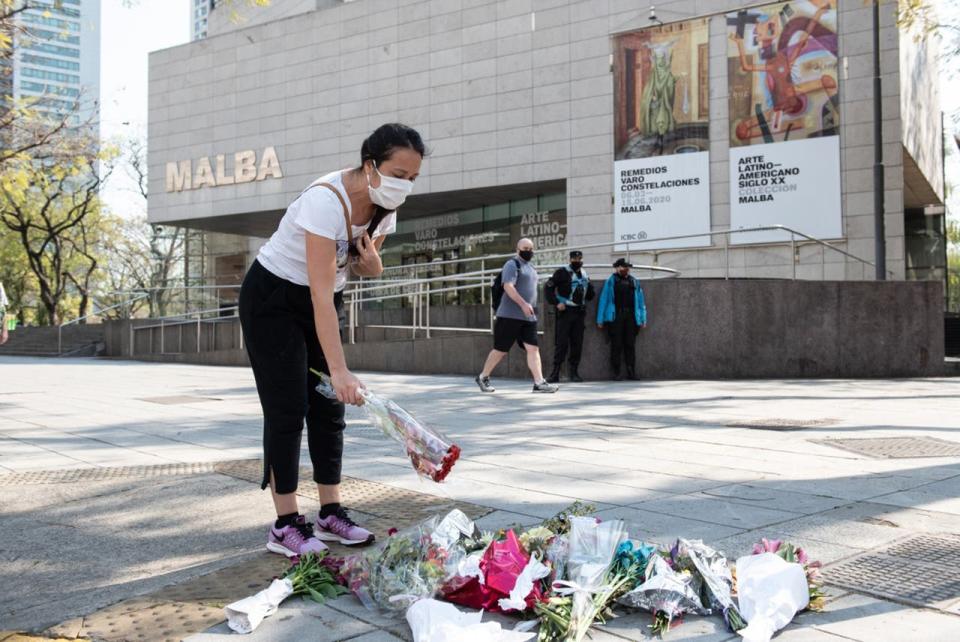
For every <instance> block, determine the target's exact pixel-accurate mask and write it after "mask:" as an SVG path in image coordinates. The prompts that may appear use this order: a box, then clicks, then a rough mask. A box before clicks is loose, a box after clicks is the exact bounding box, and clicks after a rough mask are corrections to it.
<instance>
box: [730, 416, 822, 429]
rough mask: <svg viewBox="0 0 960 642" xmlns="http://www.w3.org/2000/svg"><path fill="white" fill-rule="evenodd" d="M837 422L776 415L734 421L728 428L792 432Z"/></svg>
mask: <svg viewBox="0 0 960 642" xmlns="http://www.w3.org/2000/svg"><path fill="white" fill-rule="evenodd" d="M835 423H837V420H836V419H782V418H779V417H774V418H772V419H746V420H744V421H734V422H731V423H728V424H726V426H727V427H728V428H752V429H754V430H780V431H783V432H790V431H793V430H804V429H806V428H821V427H823V426H832V425H834V424H835Z"/></svg>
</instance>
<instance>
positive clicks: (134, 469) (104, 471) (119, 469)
mask: <svg viewBox="0 0 960 642" xmlns="http://www.w3.org/2000/svg"><path fill="white" fill-rule="evenodd" d="M214 472H216V470H215V464H213V463H204V464H158V465H156V466H112V467H105V468H71V469H69V470H32V471H25V472H21V473H9V474H6V475H0V486H20V485H29V484H72V483H75V482H87V481H110V480H112V479H128V478H133V477H168V476H173V475H202V474H209V473H214Z"/></svg>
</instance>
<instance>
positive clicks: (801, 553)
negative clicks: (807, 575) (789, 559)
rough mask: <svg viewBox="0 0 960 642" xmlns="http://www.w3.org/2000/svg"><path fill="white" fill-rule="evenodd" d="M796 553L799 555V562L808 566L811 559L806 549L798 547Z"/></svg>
mask: <svg viewBox="0 0 960 642" xmlns="http://www.w3.org/2000/svg"><path fill="white" fill-rule="evenodd" d="M795 554H796V556H797V563H798V564H800V565H801V566H806V565H807V562H808V561H809V558H808V557H807V552H806V551H804V550H803V549H802V548H798V549H797V550H796V551H795Z"/></svg>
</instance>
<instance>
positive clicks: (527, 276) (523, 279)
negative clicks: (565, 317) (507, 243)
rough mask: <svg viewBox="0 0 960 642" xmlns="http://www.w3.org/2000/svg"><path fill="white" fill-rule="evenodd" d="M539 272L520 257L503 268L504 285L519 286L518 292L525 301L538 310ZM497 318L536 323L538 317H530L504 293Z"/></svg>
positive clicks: (513, 259)
mask: <svg viewBox="0 0 960 642" xmlns="http://www.w3.org/2000/svg"><path fill="white" fill-rule="evenodd" d="M517 263H520V270H519V271H518V270H517ZM537 279H538V277H537V270H536V268H535V267H533V266H532V265H530V264H529V263H527V262H526V261H524V260H523V259H521V258H519V257H515V258H512V259H510V260H508V261H507V262H506V263H505V264H504V266H503V277H502V281H503V284H504V285H506V284H507V283H513V284H514V285H516V286H517V292H518V293H519V294H520V296H521V297H522V298H523V300H524V301H526V302H527V303H529V304H530V305H532V306H533V307H534V309H536V307H537ZM497 316H498V317H500V318H502V319H523V320H524V321H536V320H537V316H536V315H534V316H532V317H528V316H527V315H525V314H524V313H523V310H521V309H520V306H519V305H517V304H516V303H514V302H513V299H511V298H510V296H509V295H508V294H507V293H506V292H504V293H503V299H501V300H500V307H498V308H497Z"/></svg>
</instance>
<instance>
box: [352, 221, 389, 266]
mask: <svg viewBox="0 0 960 642" xmlns="http://www.w3.org/2000/svg"><path fill="white" fill-rule="evenodd" d="M357 251H359V252H360V256H358V257H357V260H356V262H354V264H353V272H354V274H357V275H359V276H367V277H370V276H380V274H382V273H383V262H382V261H381V260H380V252H378V251H377V246H376V244H374V242H373V241H372V240H371V239H370V235H369V234H367V233H366V232H364V233H363V236H361V237H360V238H359V239H357Z"/></svg>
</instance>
